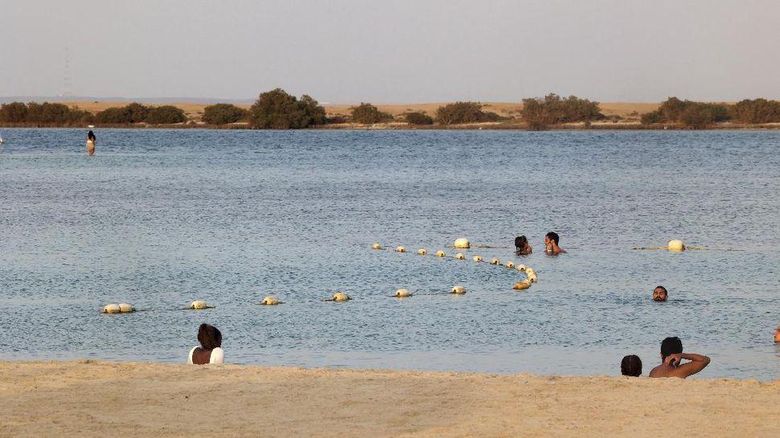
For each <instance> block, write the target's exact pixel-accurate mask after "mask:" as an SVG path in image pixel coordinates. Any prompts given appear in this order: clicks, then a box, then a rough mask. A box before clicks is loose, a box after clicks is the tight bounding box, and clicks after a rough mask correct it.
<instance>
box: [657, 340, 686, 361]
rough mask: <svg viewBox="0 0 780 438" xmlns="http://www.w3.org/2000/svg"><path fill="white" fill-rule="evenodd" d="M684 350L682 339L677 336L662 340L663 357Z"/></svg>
mask: <svg viewBox="0 0 780 438" xmlns="http://www.w3.org/2000/svg"><path fill="white" fill-rule="evenodd" d="M682 352H683V346H682V341H681V340H680V338H678V337H677V336H674V337H670V338H666V339H664V340H663V342H661V358H662V359H666V357H667V356H669V355H671V354H678V353H682Z"/></svg>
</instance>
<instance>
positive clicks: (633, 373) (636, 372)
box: [620, 354, 642, 377]
mask: <svg viewBox="0 0 780 438" xmlns="http://www.w3.org/2000/svg"><path fill="white" fill-rule="evenodd" d="M620 374H622V375H624V376H630V377H639V376H641V375H642V359H640V358H639V356H637V355H635V354H629V355H628V356H624V357H623V360H622V361H620Z"/></svg>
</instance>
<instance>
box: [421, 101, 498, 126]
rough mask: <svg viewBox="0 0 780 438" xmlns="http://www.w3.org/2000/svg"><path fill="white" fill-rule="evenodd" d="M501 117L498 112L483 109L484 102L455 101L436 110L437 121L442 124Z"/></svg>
mask: <svg viewBox="0 0 780 438" xmlns="http://www.w3.org/2000/svg"><path fill="white" fill-rule="evenodd" d="M499 119H500V117H499V116H498V114H496V113H486V112H484V111H482V104H481V103H478V102H455V103H450V104H447V105H444V106H440V107H439V108H438V109H437V110H436V121H437V122H439V123H440V124H442V125H455V124H460V123H480V122H494V121H496V120H499Z"/></svg>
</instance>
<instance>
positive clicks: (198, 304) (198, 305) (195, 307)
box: [190, 300, 209, 310]
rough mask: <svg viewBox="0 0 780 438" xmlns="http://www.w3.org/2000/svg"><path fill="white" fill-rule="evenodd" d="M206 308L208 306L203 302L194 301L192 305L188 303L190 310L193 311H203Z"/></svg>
mask: <svg viewBox="0 0 780 438" xmlns="http://www.w3.org/2000/svg"><path fill="white" fill-rule="evenodd" d="M208 307H209V305H208V304H206V302H205V301H203V300H195V301H193V302H192V303H190V309H193V310H203V309H208Z"/></svg>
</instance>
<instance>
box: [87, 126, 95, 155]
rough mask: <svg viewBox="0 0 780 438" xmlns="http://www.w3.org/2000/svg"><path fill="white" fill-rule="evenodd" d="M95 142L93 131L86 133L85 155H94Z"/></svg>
mask: <svg viewBox="0 0 780 438" xmlns="http://www.w3.org/2000/svg"><path fill="white" fill-rule="evenodd" d="M95 143H97V138H96V137H95V133H94V132H92V131H89V132H88V133H87V155H95Z"/></svg>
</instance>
